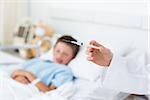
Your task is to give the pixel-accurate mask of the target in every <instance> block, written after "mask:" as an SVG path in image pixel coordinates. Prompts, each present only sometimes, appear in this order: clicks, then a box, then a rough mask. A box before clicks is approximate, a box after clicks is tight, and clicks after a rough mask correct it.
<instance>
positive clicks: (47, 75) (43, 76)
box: [23, 58, 73, 87]
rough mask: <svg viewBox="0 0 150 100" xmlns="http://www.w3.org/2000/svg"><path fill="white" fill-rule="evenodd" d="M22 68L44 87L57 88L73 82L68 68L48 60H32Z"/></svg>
mask: <svg viewBox="0 0 150 100" xmlns="http://www.w3.org/2000/svg"><path fill="white" fill-rule="evenodd" d="M23 68H24V69H25V70H26V71H29V72H31V73H33V74H34V75H35V76H36V77H38V78H39V79H40V80H41V81H42V82H43V83H45V84H46V85H54V86H56V87H59V86H61V85H62V84H64V83H66V82H69V81H72V80H73V74H72V72H71V69H70V68H69V67H67V66H66V65H62V64H56V63H53V62H52V61H48V60H46V61H44V60H41V59H39V58H36V59H32V60H30V61H27V62H26V63H25V64H23Z"/></svg>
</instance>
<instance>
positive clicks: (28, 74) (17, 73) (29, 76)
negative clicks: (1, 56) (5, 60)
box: [11, 70, 36, 82]
mask: <svg viewBox="0 0 150 100" xmlns="http://www.w3.org/2000/svg"><path fill="white" fill-rule="evenodd" d="M18 76H24V77H25V78H27V79H28V80H29V81H30V82H32V81H33V80H35V79H36V76H35V75H34V74H32V73H31V72H28V71H25V70H16V71H14V72H13V74H12V76H11V77H12V78H13V79H15V78H16V77H18Z"/></svg>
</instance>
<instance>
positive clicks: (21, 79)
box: [14, 76, 30, 84]
mask: <svg viewBox="0 0 150 100" xmlns="http://www.w3.org/2000/svg"><path fill="white" fill-rule="evenodd" d="M14 80H16V81H18V82H20V83H23V84H29V83H30V82H29V80H28V79H27V78H26V77H24V76H17V77H15V78H14Z"/></svg>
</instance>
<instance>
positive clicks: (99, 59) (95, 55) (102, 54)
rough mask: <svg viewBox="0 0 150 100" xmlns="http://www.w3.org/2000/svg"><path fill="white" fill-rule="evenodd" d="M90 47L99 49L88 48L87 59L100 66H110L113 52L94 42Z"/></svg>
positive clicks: (91, 42)
mask: <svg viewBox="0 0 150 100" xmlns="http://www.w3.org/2000/svg"><path fill="white" fill-rule="evenodd" d="M90 45H93V46H96V47H98V48H88V49H87V55H88V58H87V59H88V60H89V61H92V62H94V63H96V64H98V65H100V66H109V64H110V62H111V59H112V52H111V51H110V50H109V49H108V48H105V47H104V46H102V45H101V44H99V43H97V42H96V41H94V40H93V41H90Z"/></svg>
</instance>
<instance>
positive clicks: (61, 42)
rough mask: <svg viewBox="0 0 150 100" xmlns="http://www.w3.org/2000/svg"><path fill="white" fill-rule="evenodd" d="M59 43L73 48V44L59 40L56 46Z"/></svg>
mask: <svg viewBox="0 0 150 100" xmlns="http://www.w3.org/2000/svg"><path fill="white" fill-rule="evenodd" d="M58 45H65V46H66V47H70V48H72V46H71V44H68V43H66V42H63V41H59V42H58V43H57V44H56V46H58Z"/></svg>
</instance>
